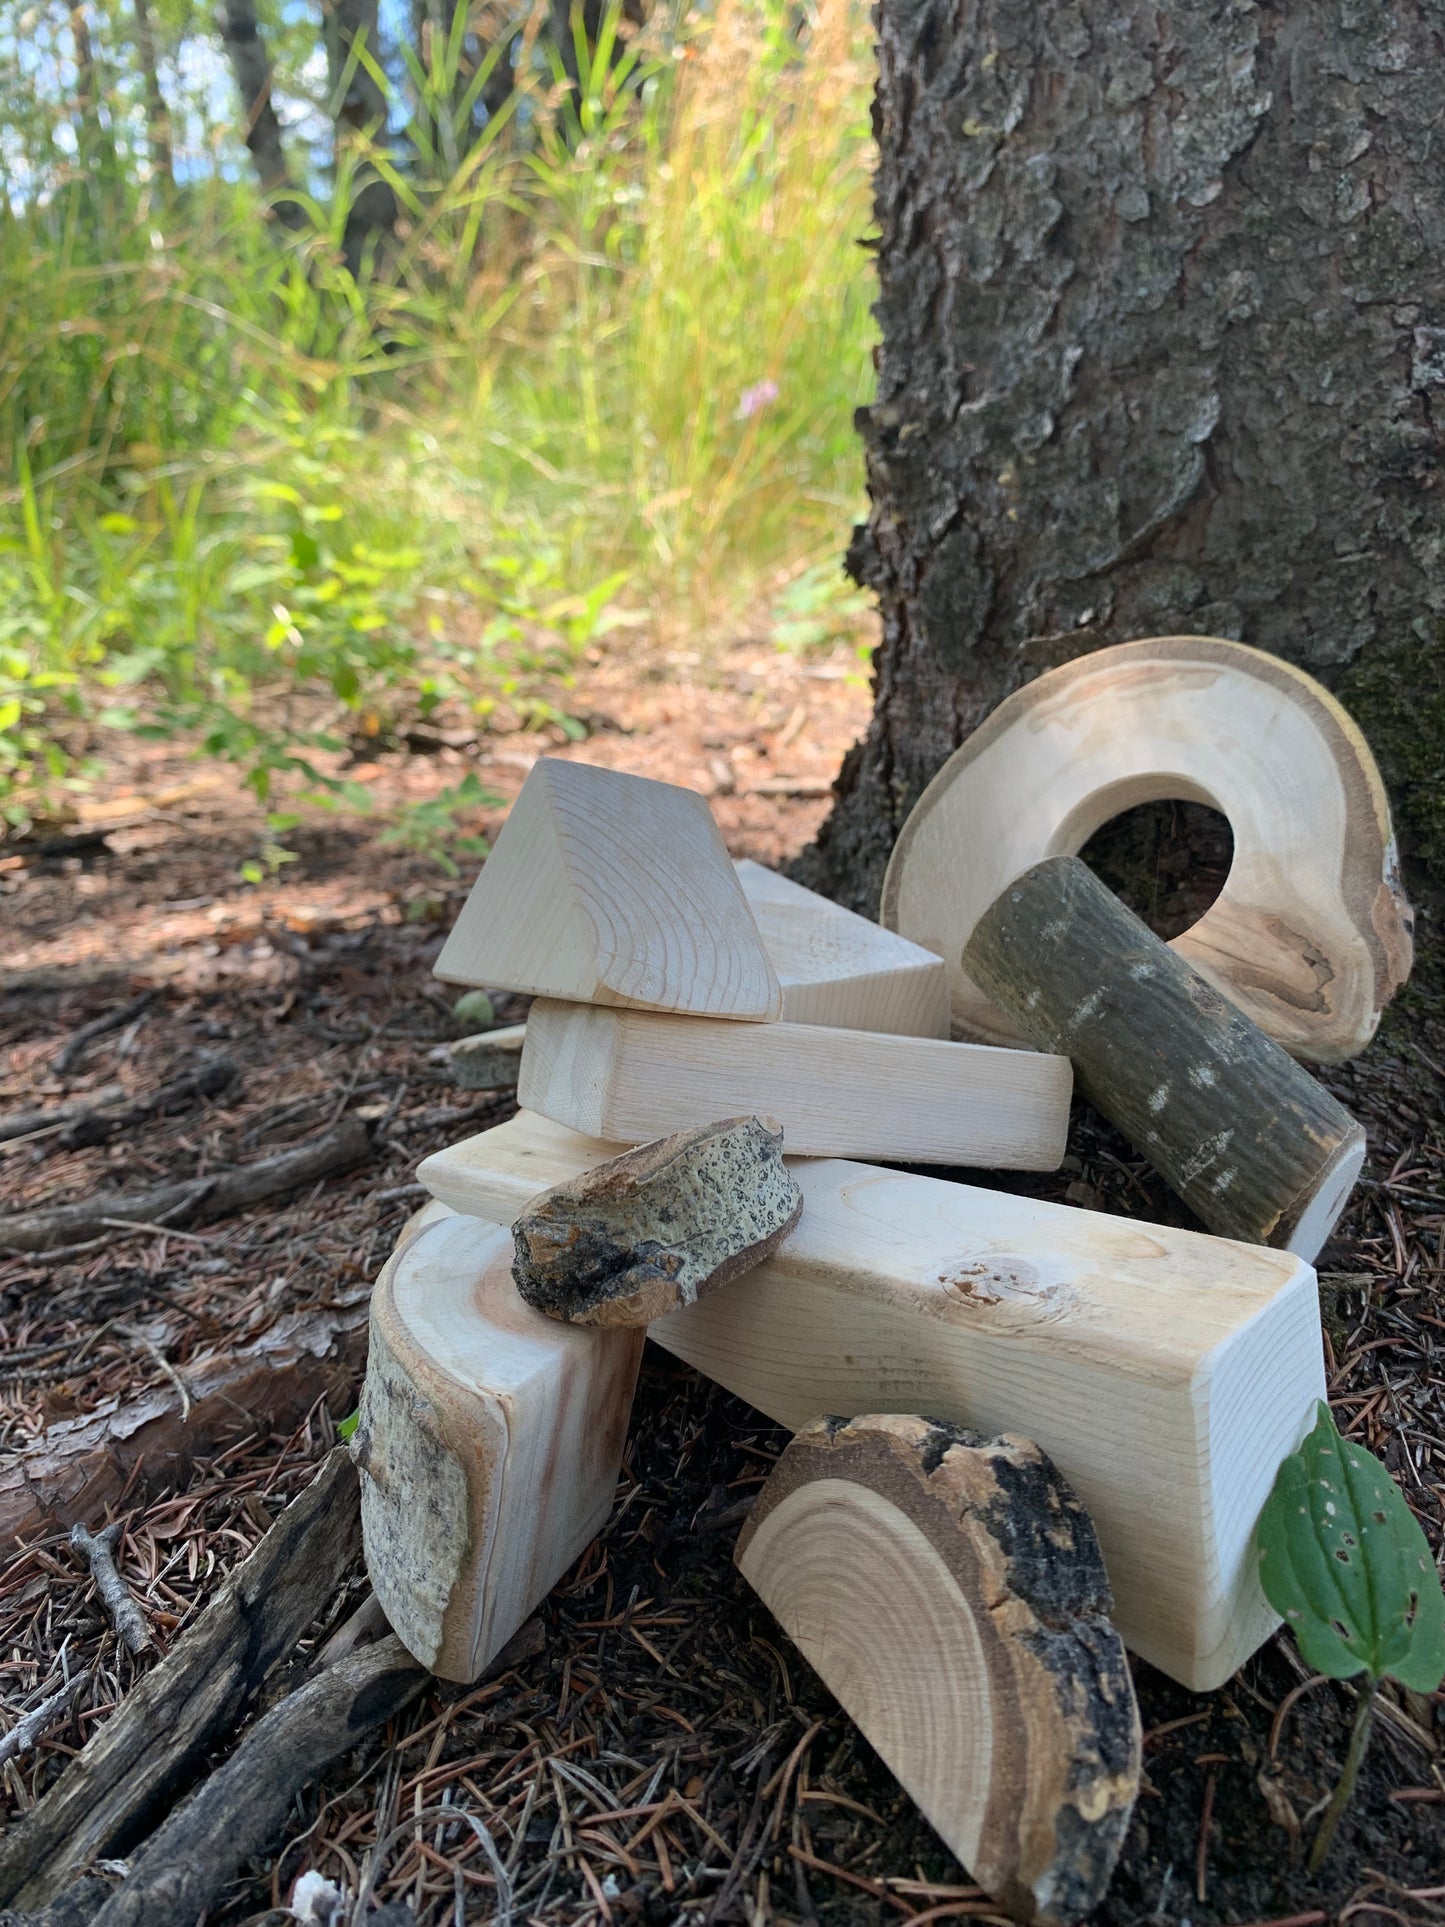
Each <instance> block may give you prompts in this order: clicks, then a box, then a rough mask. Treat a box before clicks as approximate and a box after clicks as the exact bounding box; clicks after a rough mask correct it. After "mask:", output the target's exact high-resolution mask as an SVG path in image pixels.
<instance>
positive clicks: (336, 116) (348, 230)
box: [321, 0, 397, 274]
mask: <svg viewBox="0 0 1445 1927" xmlns="http://www.w3.org/2000/svg"><path fill="white" fill-rule="evenodd" d="M321 18H322V29H323V37H324V39H325V42H326V68H327V74H328V77H329V81H330V88H331V118H332V123H333V125H334V127H335V130H336V133H335V152H336V159H337V162H338V163H339V162H340V160H341V157H342V153H343V150H344V149H345V146H346V144H347V142H348V141H349V140H356V139H357V138H358V137H364V138H367V139H370V140H373V141H376V142H378V143H384V142H385V140H386V119H387V104H386V94H385V92H384V90H383V88H382V87H381V85H380V83H379V82H378V80H377V78H376V74H375V73H374V72H373V70H372V67H371V66H369V65H368V64H367V60H368V59H369V60H370V61H372V62H379V61H380V59H381V29H380V7H379V5H378V0H323V4H322V13H321ZM363 52H364V53H365V55H366V56H367V58H366V59H363V58H362V54H363ZM396 211H397V210H396V194H395V192H394V191H393V189H392V188H391V186H390V184H389V183H388V182H386V181H384V180H382V179H381V178H380V177H379V176H378V175H377V173H376V172H375V170H374V169H373V168H371V167H369V166H368V165H367V164H366V162H365V161H364V160H363V161H362V162H361V165H360V168H359V171H358V172H357V175H356V177H355V179H354V181H353V183H352V189H351V198H350V201H349V203H348V206H347V209H346V227H345V231H344V234H343V239H342V246H343V250H344V252H345V255H346V265H347V267H348V268H349V269H350V270H351V272H352V274H358V273H359V272H360V270H361V266H362V262H363V261H364V259H365V257H366V254H367V250H368V245H369V244H370V243H371V241H372V239H373V237H374V236H377V235H384V234H390V233H391V231H392V229H393V228H394V227H395V226H396Z"/></svg>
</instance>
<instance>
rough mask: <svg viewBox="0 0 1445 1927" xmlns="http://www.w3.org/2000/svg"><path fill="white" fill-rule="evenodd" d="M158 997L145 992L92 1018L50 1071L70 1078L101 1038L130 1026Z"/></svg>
mask: <svg viewBox="0 0 1445 1927" xmlns="http://www.w3.org/2000/svg"><path fill="white" fill-rule="evenodd" d="M156 995H157V992H156V991H155V989H154V988H152V989H149V990H143V991H142V992H141V993H140V995H139V996H138V997H132V998H131V1000H130V1002H129V1003H128V1004H117V1005H116V1007H115V1009H114V1010H107V1011H106V1012H104V1014H103V1015H101V1016H99V1017H92V1018H91V1020H90V1022H89V1023H88V1024H82V1025H81V1027H80V1029H79V1030H78V1031H76V1032H75V1033H74V1035H73V1036H72V1037H71V1038H70V1039H69V1041H68V1042H67V1043H65V1044H62V1045H61V1047H60V1049H59V1050H58V1051H57V1052H56V1053H55V1056H54V1058H53V1059H52V1060H51V1066H50V1068H51V1069H52V1070H53V1071H54V1072H55V1074H56V1076H57V1077H68V1076H69V1074H70V1072H71V1071H72V1070H74V1068H75V1066H76V1065H77V1064H78V1063H79V1061H80V1059H81V1058H82V1057H83V1056H84V1055H85V1052H86V1051H87V1050H88V1049H89V1048H90V1046H91V1045H92V1044H93V1043H94V1042H95V1040H96V1038H97V1037H105V1036H108V1035H109V1033H110V1032H111V1031H113V1030H120V1029H121V1028H122V1027H123V1026H124V1025H126V1024H128V1023H129V1022H130V1021H131V1019H132V1018H133V1017H139V1016H140V1014H141V1012H142V1011H143V1010H146V1009H147V1008H148V1007H149V1006H150V1005H151V1004H153V1003H154V1002H155V999H156Z"/></svg>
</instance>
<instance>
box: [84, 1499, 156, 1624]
mask: <svg viewBox="0 0 1445 1927" xmlns="http://www.w3.org/2000/svg"><path fill="white" fill-rule="evenodd" d="M124 1530H125V1527H124V1526H123V1525H122V1524H121V1522H120V1520H119V1519H117V1520H115V1521H114V1523H113V1524H111V1525H108V1526H107V1527H106V1528H105V1530H104V1531H103V1532H96V1533H92V1532H90V1531H88V1530H87V1529H86V1527H85V1526H83V1525H82V1524H81V1523H80V1521H79V1520H78V1519H77V1520H76V1522H75V1524H74V1525H73V1526H72V1527H71V1528H70V1543H71V1545H72V1546H73V1547H74V1549H75V1550H76V1551H77V1552H78V1553H80V1554H81V1555H82V1556H83V1558H84V1559H85V1561H86V1563H87V1565H88V1566H89V1567H90V1571H91V1577H92V1578H93V1579H94V1580H95V1588H96V1591H97V1592H98V1593H99V1594H100V1601H101V1604H102V1605H103V1606H104V1607H105V1610H106V1611H107V1612H108V1613H109V1614H110V1617H111V1623H112V1625H113V1626H114V1627H115V1630H116V1632H117V1634H118V1635H119V1636H120V1639H121V1640H122V1642H123V1643H124V1644H125V1646H126V1647H127V1648H128V1649H129V1650H130V1651H131V1652H133V1653H143V1652H144V1651H145V1649H146V1647H147V1646H149V1645H150V1644H151V1633H150V1627H149V1626H147V1624H146V1622H145V1614H144V1613H143V1612H142V1611H141V1609H140V1607H139V1606H138V1605H137V1604H136V1603H135V1600H134V1599H133V1598H132V1597H131V1590H130V1587H129V1586H127V1584H126V1583H125V1581H124V1579H122V1578H121V1576H120V1571H119V1569H118V1567H117V1566H116V1563H115V1549H116V1547H117V1546H118V1545H119V1544H120V1536H121V1533H122V1532H124Z"/></svg>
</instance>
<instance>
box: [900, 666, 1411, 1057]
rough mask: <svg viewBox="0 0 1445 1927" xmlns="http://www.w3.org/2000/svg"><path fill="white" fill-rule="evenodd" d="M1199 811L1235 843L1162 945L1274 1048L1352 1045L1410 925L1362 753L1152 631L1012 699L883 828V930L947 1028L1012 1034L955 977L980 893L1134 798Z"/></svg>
mask: <svg viewBox="0 0 1445 1927" xmlns="http://www.w3.org/2000/svg"><path fill="white" fill-rule="evenodd" d="M1169 799H1177V800H1180V801H1184V802H1198V803H1207V804H1209V805H1211V806H1212V807H1213V808H1214V809H1217V810H1219V811H1221V812H1222V814H1223V815H1224V816H1226V817H1227V818H1228V820H1229V825H1230V828H1231V830H1232V831H1233V833H1234V861H1233V863H1232V864H1231V866H1230V871H1229V876H1228V878H1227V880H1226V882H1225V885H1224V888H1223V890H1222V891H1221V892H1220V895H1219V896H1218V898H1217V899H1216V900H1215V902H1214V903H1213V904H1211V905H1210V907H1209V909H1208V910H1206V911H1205V913H1204V915H1203V916H1202V917H1201V918H1200V919H1199V921H1198V923H1196V924H1195V925H1194V926H1193V928H1192V929H1190V930H1186V931H1185V932H1184V933H1183V935H1182V936H1179V937H1176V938H1175V940H1174V948H1175V949H1176V950H1177V951H1178V952H1179V954H1180V955H1181V956H1182V957H1184V958H1186V959H1187V961H1188V962H1189V963H1191V964H1192V965H1193V966H1194V968H1195V969H1196V970H1198V971H1199V972H1201V974H1202V975H1204V976H1205V977H1207V978H1209V980H1210V981H1211V982H1212V983H1213V984H1214V985H1215V986H1216V988H1218V989H1219V990H1221V991H1222V992H1223V993H1224V995H1225V996H1227V997H1228V998H1230V999H1231V1000H1232V1002H1234V1003H1235V1004H1237V1005H1238V1006H1239V1008H1240V1009H1241V1010H1243V1011H1244V1012H1245V1013H1246V1015H1247V1016H1249V1017H1252V1018H1253V1019H1254V1021H1255V1023H1257V1024H1258V1025H1259V1026H1260V1028H1261V1029H1262V1030H1263V1031H1265V1032H1266V1033H1267V1034H1268V1035H1269V1036H1271V1037H1273V1038H1274V1039H1275V1040H1276V1041H1277V1042H1278V1043H1281V1044H1283V1045H1284V1047H1285V1049H1286V1050H1288V1051H1290V1052H1291V1053H1292V1054H1293V1055H1294V1056H1296V1057H1301V1058H1304V1059H1306V1060H1308V1061H1311V1062H1315V1063H1335V1062H1338V1061H1340V1060H1341V1059H1343V1058H1347V1057H1350V1056H1352V1055H1353V1054H1354V1053H1355V1052H1356V1051H1358V1050H1360V1049H1362V1048H1363V1046H1364V1045H1365V1044H1366V1043H1368V1041H1369V1039H1370V1038H1371V1036H1372V1035H1373V1034H1374V1030H1375V1026H1376V1024H1377V1023H1378V1022H1379V1019H1380V1012H1381V1011H1382V1010H1383V1009H1384V1007H1385V1005H1386V1004H1387V1003H1388V1002H1389V1000H1390V998H1391V997H1392V996H1393V995H1394V993H1395V991H1396V990H1397V989H1398V988H1399V987H1400V985H1401V984H1402V983H1403V982H1404V981H1405V979H1406V977H1407V976H1408V975H1409V972H1410V963H1411V956H1412V935H1411V933H1412V927H1413V919H1412V915H1411V911H1410V906H1409V904H1408V902H1407V901H1406V899H1405V896H1404V892H1403V890H1402V887H1401V883H1400V876H1399V869H1398V863H1397V859H1396V852H1395V840H1394V835H1393V832H1392V830H1391V826H1390V807H1389V802H1388V799H1387V798H1386V795H1385V790H1384V786H1383V784H1382V783H1381V781H1380V774H1379V771H1378V769H1377V768H1376V767H1375V761H1374V758H1373V757H1372V756H1371V754H1370V751H1369V746H1368V745H1367V744H1366V742H1365V740H1364V738H1363V736H1362V735H1361V734H1360V732H1359V730H1358V728H1357V727H1356V726H1355V724H1354V722H1353V721H1352V720H1351V718H1350V717H1349V716H1348V715H1347V714H1346V712H1345V711H1344V710H1343V709H1342V708H1341V707H1340V705H1339V704H1338V703H1337V702H1336V701H1335V699H1334V697H1333V696H1331V695H1330V694H1329V692H1328V691H1327V690H1325V689H1323V688H1321V686H1320V685H1319V684H1318V683H1317V682H1315V681H1314V680H1313V678H1312V677H1310V676H1307V675H1305V674H1304V672H1303V671H1302V670H1299V669H1295V668H1293V667H1292V666H1291V665H1290V664H1289V663H1287V662H1283V661H1281V660H1280V659H1279V658H1278V657H1276V656H1269V655H1265V654H1264V653H1263V652H1262V651H1260V650H1257V649H1251V648H1248V647H1246V646H1245V645H1244V644H1243V643H1237V642H1225V641H1221V640H1218V639H1217V638H1214V637H1208V636H1164V637H1156V638H1152V639H1150V640H1148V641H1145V642H1130V643H1124V644H1121V645H1120V646H1119V647H1118V648H1114V649H1100V650H1098V651H1096V652H1095V653H1094V654H1093V655H1088V656H1081V657H1079V658H1078V659H1077V660H1076V661H1074V662H1070V663H1065V664H1064V665H1063V667H1062V668H1059V669H1055V670H1052V671H1050V672H1049V674H1047V675H1044V676H1040V677H1039V678H1038V680H1037V681H1036V682H1032V683H1029V684H1028V685H1027V686H1026V687H1025V688H1023V689H1020V690H1018V691H1017V692H1016V693H1015V694H1014V695H1012V696H1010V697H1009V698H1008V700H1007V701H1006V702H1003V703H1000V705H999V706H998V708H997V709H996V710H995V711H994V712H993V714H992V715H991V716H990V717H989V718H988V720H987V721H986V722H985V723H983V724H982V726H981V727H980V728H978V729H976V730H975V731H974V733H973V735H972V736H970V737H969V739H968V741H967V742H966V743H964V745H963V746H962V748H961V749H959V750H957V751H956V752H955V754H954V755H953V756H951V757H950V758H949V760H948V761H947V762H946V763H945V764H944V766H943V768H942V769H941V770H940V771H939V772H938V774H937V776H935V777H934V779H933V781H932V782H931V783H930V784H929V786H928V788H927V789H926V790H925V791H924V793H923V795H922V796H921V797H920V798H919V801H918V804H917V806H916V808H915V809H914V811H913V813H912V815H911V816H910V817H909V819H908V821H907V822H906V823H905V824H904V826H903V832H902V835H901V836H900V837H899V839H898V842H897V845H896V846H895V848H894V851H893V856H892V860H891V861H890V863H889V865H888V873H887V876H886V877H885V879H884V884H883V905H882V912H881V916H882V921H883V922H884V923H885V924H886V925H887V926H888V927H889V929H891V930H897V931H899V932H901V933H902V934H903V935H904V936H906V937H910V938H912V940H913V941H914V942H915V943H920V944H922V945H924V947H925V948H926V949H929V950H932V951H934V952H936V953H937V955H939V956H941V957H942V958H943V959H944V961H945V963H946V964H947V966H948V972H949V988H950V993H951V1001H952V1017H953V1026H954V1031H955V1034H956V1035H961V1036H965V1037H972V1038H977V1039H979V1040H980V1041H982V1042H984V1043H990V1044H1012V1043H1017V1042H1018V1032H1017V1031H1016V1030H1015V1029H1014V1027H1013V1026H1012V1024H1010V1022H1009V1020H1008V1019H1007V1017H1005V1016H1004V1014H1003V1012H1002V1011H1000V1010H999V1009H998V1008H997V1006H996V1005H994V1004H992V1003H991V1002H990V1001H989V1000H988V998H987V997H985V996H984V994H983V992H982V991H981V990H980V989H979V988H978V986H977V985H976V984H975V983H973V981H972V980H971V979H970V978H969V976H968V975H967V974H966V972H965V971H964V968H963V965H962V961H961V958H962V953H963V948H964V945H965V944H966V943H967V942H968V939H969V937H970V936H971V935H972V933H973V928H974V925H975V923H976V922H977V921H978V919H979V917H980V916H981V915H982V914H983V912H984V911H985V910H986V909H987V908H988V906H989V905H990V904H991V903H992V902H993V901H994V900H995V898H996V897H997V896H998V894H999V892H1000V891H1001V890H1003V889H1005V888H1006V887H1007V886H1008V884H1010V883H1012V882H1013V880H1014V878H1015V877H1017V876H1020V875H1022V873H1023V872H1024V871H1025V870H1027V869H1028V868H1030V866H1031V865H1033V864H1035V863H1037V862H1039V861H1040V860H1041V859H1042V858H1044V857H1049V856H1076V855H1077V854H1078V853H1079V851H1080V850H1081V849H1082V848H1083V846H1084V845H1085V843H1087V842H1088V840H1089V838H1090V837H1091V836H1092V835H1093V834H1094V832H1095V831H1096V830H1098V829H1101V828H1102V827H1103V825H1104V824H1105V823H1107V822H1109V821H1110V820H1111V819H1112V818H1113V817H1115V816H1118V815H1119V814H1120V813H1121V812H1123V811H1124V810H1128V809H1132V808H1134V807H1135V806H1136V805H1138V804H1141V803H1155V802H1163V801H1167V800H1169Z"/></svg>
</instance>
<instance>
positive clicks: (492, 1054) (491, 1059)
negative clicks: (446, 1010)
mask: <svg viewBox="0 0 1445 1927" xmlns="http://www.w3.org/2000/svg"><path fill="white" fill-rule="evenodd" d="M526 1041H527V1026H526V1025H525V1024H503V1025H501V1026H500V1027H499V1028H498V1029H496V1030H483V1031H478V1033H477V1035H476V1036H475V1037H460V1038H458V1039H457V1041H456V1043H455V1044H453V1045H452V1047H451V1051H450V1053H449V1059H450V1063H451V1067H452V1077H453V1079H454V1080H455V1082H456V1083H457V1084H458V1085H459V1086H460V1087H461V1089H462V1090H464V1091H514V1090H515V1089H516V1088H517V1074H518V1072H519V1071H520V1070H521V1067H522V1046H523V1045H524V1044H525V1043H526Z"/></svg>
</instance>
